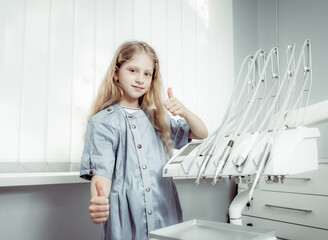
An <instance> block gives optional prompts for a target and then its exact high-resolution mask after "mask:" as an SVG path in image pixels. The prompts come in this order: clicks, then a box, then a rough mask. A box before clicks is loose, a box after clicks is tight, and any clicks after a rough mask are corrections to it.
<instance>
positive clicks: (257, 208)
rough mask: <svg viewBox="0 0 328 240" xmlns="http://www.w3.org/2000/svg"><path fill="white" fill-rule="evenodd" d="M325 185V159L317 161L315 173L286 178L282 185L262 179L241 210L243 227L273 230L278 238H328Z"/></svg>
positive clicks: (327, 166) (327, 190)
mask: <svg viewBox="0 0 328 240" xmlns="http://www.w3.org/2000/svg"><path fill="white" fill-rule="evenodd" d="M268 182H269V183H268ZM327 184H328V161H327V160H321V161H320V162H319V168H318V170H315V171H310V172H306V173H302V174H297V175H293V176H288V177H287V176H286V178H285V179H284V181H283V183H280V182H279V183H273V182H272V181H267V177H262V179H261V181H260V183H259V188H258V189H256V190H255V192H254V195H253V201H252V202H251V205H250V206H249V207H245V209H244V210H243V214H242V215H243V225H248V226H253V227H259V228H268V229H274V230H275V232H276V236H277V237H278V238H281V239H297V240H302V239H311V240H315V239H320V240H321V239H328V187H327ZM243 187H245V185H242V184H240V186H239V188H243Z"/></svg>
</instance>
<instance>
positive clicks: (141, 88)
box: [132, 85, 144, 90]
mask: <svg viewBox="0 0 328 240" xmlns="http://www.w3.org/2000/svg"><path fill="white" fill-rule="evenodd" d="M132 87H133V88H135V89H137V90H143V89H144V88H143V87H138V86H135V85H132Z"/></svg>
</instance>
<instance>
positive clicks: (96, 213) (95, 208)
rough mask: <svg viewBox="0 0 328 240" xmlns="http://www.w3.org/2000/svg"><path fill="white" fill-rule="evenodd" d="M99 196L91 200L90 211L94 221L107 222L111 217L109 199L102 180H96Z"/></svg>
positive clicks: (97, 222)
mask: <svg viewBox="0 0 328 240" xmlns="http://www.w3.org/2000/svg"><path fill="white" fill-rule="evenodd" d="M95 185H96V190H97V196H94V197H93V198H91V200H90V206H89V212H90V217H91V219H92V222H93V223H96V224H99V223H103V222H106V221H107V219H108V217H109V200H108V197H107V196H106V195H105V193H104V189H103V186H102V184H101V183H100V181H96V183H95Z"/></svg>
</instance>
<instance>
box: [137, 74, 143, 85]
mask: <svg viewBox="0 0 328 240" xmlns="http://www.w3.org/2000/svg"><path fill="white" fill-rule="evenodd" d="M136 83H139V84H142V83H144V79H143V76H142V75H140V74H138V76H137V78H136Z"/></svg>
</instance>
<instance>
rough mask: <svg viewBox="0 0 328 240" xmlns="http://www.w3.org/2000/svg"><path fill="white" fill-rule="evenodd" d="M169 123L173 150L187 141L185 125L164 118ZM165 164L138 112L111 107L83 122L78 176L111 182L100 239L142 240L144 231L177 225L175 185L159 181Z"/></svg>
mask: <svg viewBox="0 0 328 240" xmlns="http://www.w3.org/2000/svg"><path fill="white" fill-rule="evenodd" d="M169 124H170V127H171V138H172V140H173V142H174V147H175V148H177V149H179V148H181V147H183V146H184V145H185V144H187V143H188V141H189V139H188V135H189V130H190V129H189V126H188V124H187V123H186V121H185V120H183V119H179V120H177V121H176V120H174V119H172V118H170V120H169ZM165 163H166V157H165V152H164V147H163V143H162V141H161V139H160V135H159V132H158V131H156V130H155V129H154V128H153V126H152V125H151V123H150V121H149V119H148V117H147V115H146V114H145V112H144V111H142V110H140V111H137V112H135V113H132V114H131V113H128V112H126V111H125V110H124V109H123V108H122V107H121V106H120V105H119V104H114V105H112V106H110V107H108V108H107V109H104V110H102V111H100V112H99V113H97V114H96V115H95V116H93V117H92V118H91V119H90V120H89V122H88V128H87V133H86V139H85V145H84V150H83V155H82V161H81V172H80V175H81V177H82V178H84V179H87V180H90V179H91V178H92V176H94V175H99V176H103V177H106V178H109V179H111V180H112V188H111V192H110V196H109V202H110V216H109V218H108V221H107V222H106V223H104V224H103V226H102V231H101V239H103V240H109V239H111V240H112V239H113V240H114V239H115V240H130V239H136V240H144V239H148V232H150V231H152V230H155V229H158V228H162V227H166V226H169V225H172V224H176V223H178V222H181V221H182V211H181V207H180V202H179V198H178V194H177V191H176V188H175V184H174V183H173V181H172V179H171V178H163V177H162V168H163V166H164V164H165Z"/></svg>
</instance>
